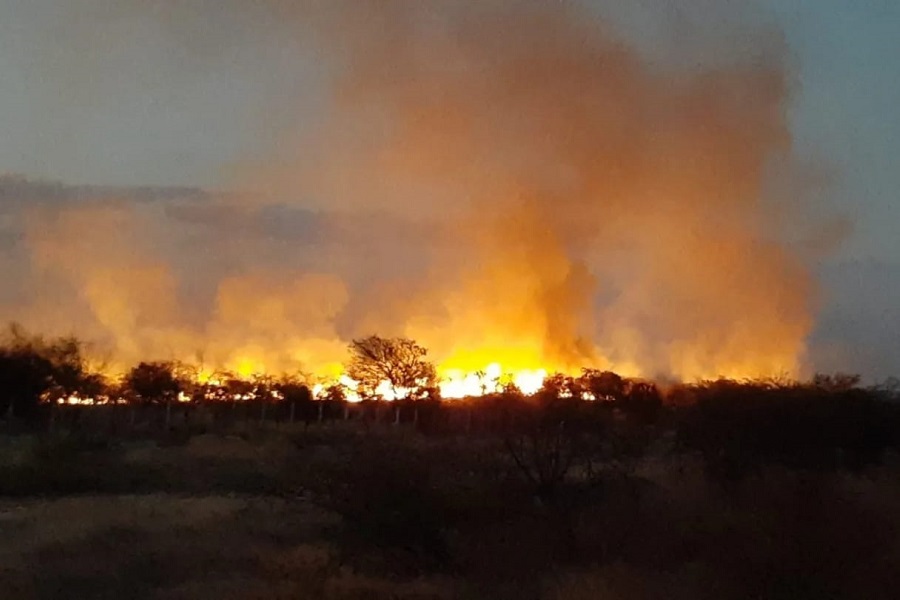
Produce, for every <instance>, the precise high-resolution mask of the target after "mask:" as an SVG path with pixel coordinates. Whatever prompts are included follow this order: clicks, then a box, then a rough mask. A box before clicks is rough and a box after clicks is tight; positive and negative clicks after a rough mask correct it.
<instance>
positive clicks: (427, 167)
mask: <svg viewBox="0 0 900 600" xmlns="http://www.w3.org/2000/svg"><path fill="white" fill-rule="evenodd" d="M163 4H165V3H163ZM196 6H197V8H196V10H197V11H200V13H198V14H202V10H201V8H200V7H202V6H204V3H197V5H196ZM225 6H226V8H224V9H222V10H234V11H240V9H238V8H236V7H235V6H233V5H230V4H226V5H225ZM209 10H215V8H209ZM256 14H265V15H267V16H266V18H267V19H270V20H272V21H273V22H278V23H279V33H278V35H285V36H287V37H288V38H289V39H291V40H292V44H294V46H292V47H296V48H297V51H298V52H304V53H312V55H313V56H315V57H316V59H317V60H318V61H319V62H320V63H321V70H322V71H321V72H322V73H323V74H324V75H323V77H322V82H320V83H321V85H322V88H321V103H322V107H323V108H322V110H321V111H320V114H319V118H318V119H317V120H316V122H315V126H314V127H310V126H304V127H297V128H296V130H295V129H294V128H292V127H290V126H287V127H285V128H284V129H283V130H282V131H279V133H278V134H277V135H275V136H273V140H274V141H273V143H272V145H271V147H270V148H267V149H265V150H264V151H263V152H258V153H257V152H248V155H247V157H246V159H245V160H243V161H242V162H241V164H240V165H236V168H235V171H234V172H235V186H234V187H235V189H240V190H252V193H243V192H240V193H238V192H235V193H232V194H222V193H216V192H200V191H190V190H180V191H177V193H176V191H172V190H169V191H168V192H167V191H165V190H155V191H147V192H146V193H145V195H148V194H149V196H150V197H149V198H144V199H143V200H142V201H141V200H136V199H135V197H134V196H135V195H134V194H133V193H131V192H125V191H121V190H111V191H103V190H100V191H98V190H92V191H91V193H90V194H88V196H90V197H89V198H86V199H79V200H78V201H77V202H72V201H70V202H64V203H50V205H49V206H33V205H30V204H29V205H28V206H24V207H22V208H21V210H20V211H19V212H18V213H17V214H18V215H19V216H17V217H15V218H13V217H10V218H11V219H12V221H11V225H10V227H11V228H13V229H15V228H16V227H20V228H21V231H23V232H24V234H23V236H24V237H22V238H21V240H20V242H19V243H17V245H16V250H14V251H15V252H20V253H22V254H23V255H24V256H25V257H27V260H28V262H27V264H28V266H29V268H28V269H27V270H25V272H21V273H18V274H17V277H18V281H20V283H21V286H20V287H21V289H20V292H21V293H20V294H18V296H15V295H14V296H12V297H9V298H5V299H4V300H5V302H6V309H5V310H4V313H5V314H3V316H4V317H9V318H15V319H17V320H20V321H21V322H23V323H24V324H25V325H26V326H27V327H32V328H35V329H39V330H41V331H47V332H57V331H66V330H67V329H68V330H74V331H75V332H76V333H79V334H80V335H83V336H85V337H88V338H89V339H96V340H98V342H101V343H102V344H103V345H104V347H107V348H108V349H109V351H110V353H111V355H113V356H115V357H116V359H117V360H121V361H123V362H124V363H127V362H129V361H134V360H139V359H147V358H179V359H185V360H197V359H198V358H197V357H198V356H200V357H202V360H203V361H204V362H207V363H209V364H212V365H214V366H224V367H229V368H232V369H237V370H242V371H247V372H251V371H253V370H258V369H267V370H273V371H280V370H288V369H291V370H292V369H296V368H302V369H305V370H307V371H311V372H318V373H334V372H336V371H337V369H338V368H339V364H340V363H341V362H342V361H343V359H344V348H345V346H346V343H347V341H348V340H349V339H350V338H352V337H353V336H358V335H366V334H371V333H378V334H383V335H405V336H409V337H412V338H414V339H416V340H417V341H419V342H420V343H422V344H423V345H424V346H426V347H427V348H429V349H430V351H431V356H432V357H433V358H434V359H435V360H436V361H437V362H438V364H439V366H440V367H441V368H442V369H444V370H447V369H462V370H477V369H482V368H484V367H485V366H486V365H487V364H489V363H491V362H500V363H501V364H502V365H503V367H504V368H507V369H512V370H518V369H536V368H546V369H548V370H556V369H559V370H573V369H577V368H579V367H581V366H597V367H600V368H610V369H614V370H617V371H620V372H622V373H623V374H626V375H644V376H671V377H678V378H685V379H694V378H700V377H712V376H717V375H726V376H736V377H745V376H769V375H777V374H791V375H799V374H801V372H802V371H803V370H804V369H805V368H807V367H808V365H807V364H806V362H805V361H806V340H807V338H808V336H809V334H810V332H811V331H812V328H813V325H814V317H815V313H816V307H817V293H816V286H815V283H814V280H813V278H812V276H811V271H810V266H809V264H808V263H809V260H810V259H811V258H814V257H815V256H816V255H817V254H818V253H820V252H821V251H823V249H826V246H828V244H825V243H824V242H823V241H822V240H825V239H826V238H828V237H829V235H830V234H829V232H831V231H833V230H834V226H833V224H830V223H826V224H825V225H827V227H825V228H820V227H819V225H820V224H821V223H823V222H820V221H813V220H811V219H810V218H808V212H807V211H806V210H805V208H804V205H803V204H802V203H801V202H799V200H800V198H799V197H798V198H796V200H797V201H795V198H794V197H793V196H792V194H793V193H794V192H796V191H797V190H803V189H804V188H805V187H806V186H807V184H808V182H807V177H808V175H809V172H808V171H807V170H806V169H804V168H800V167H799V166H798V165H797V164H796V160H795V159H794V157H793V156H792V152H791V138H790V134H789V131H788V127H787V123H786V104H787V101H788V99H789V92H790V79H789V70H788V68H787V66H786V64H785V57H784V55H783V48H782V45H781V44H780V42H779V40H780V38H779V35H778V32H777V31H773V30H771V29H769V28H767V27H759V28H758V29H755V30H752V31H745V32H743V35H742V36H741V38H740V39H741V47H742V52H743V54H742V55H741V56H740V60H737V59H736V60H733V61H729V60H727V59H725V58H723V57H721V56H719V57H717V58H718V59H719V60H716V61H711V62H710V64H709V65H705V66H704V65H699V66H694V67H692V68H687V67H685V66H684V65H678V66H677V67H670V66H666V65H661V64H658V63H654V62H651V61H648V60H647V58H646V57H645V56H642V55H641V54H639V53H638V52H637V50H635V49H633V48H632V47H630V46H629V45H628V44H627V43H626V41H624V37H623V36H621V35H617V33H616V31H615V30H614V28H613V27H612V25H611V24H610V23H608V22H604V21H601V20H599V19H598V18H597V16H596V15H595V14H594V13H592V12H589V11H587V10H586V9H584V8H583V7H581V5H579V4H577V3H566V2H552V3H551V2H530V1H519V2H483V1H481V2H479V1H474V0H465V1H454V2H445V1H436V2H428V3H417V2H404V1H401V0H380V1H378V2H369V3H359V2H349V1H348V2H344V1H333V2H302V3H290V2H286V1H279V0H270V1H269V2H263V3H257V4H256V5H254V8H253V10H252V11H249V12H248V13H247V15H256ZM273 15H274V16H273ZM235 18H237V17H235ZM246 18H250V17H246ZM165 21H166V22H169V23H171V22H174V23H176V24H179V25H183V24H182V23H181V22H180V21H179V20H178V18H174V17H173V16H172V14H171V13H166V17H165ZM748 48H749V51H748ZM298 60H299V58H298ZM305 60H308V56H307V58H306V59H305ZM298 102H299V100H298ZM288 104H289V103H288ZM296 110H297V111H298V114H299V112H300V111H301V109H300V107H299V106H298V107H297V108H296ZM304 110H305V109H304ZM291 115H292V109H291V107H290V106H286V107H283V108H282V109H281V110H280V112H279V113H278V114H277V115H275V114H273V115H272V119H275V120H277V122H279V123H291V122H293V121H294V120H295V119H294V118H293V117H292V116H291ZM269 126H270V125H267V124H266V123H265V120H263V121H261V122H260V123H259V124H258V127H260V128H267V127H269ZM13 179H14V178H6V180H5V183H4V185H3V187H4V189H6V190H9V189H13V188H15V187H16V186H15V185H13V183H12V182H13ZM16 185H17V186H18V188H19V191H18V192H9V191H7V192H4V193H6V194H9V195H11V194H16V195H21V194H22V193H24V191H25V190H28V189H33V188H34V187H35V186H40V185H45V184H38V183H34V182H32V183H29V182H24V183H23V182H21V181H19V182H18V183H17V184H16ZM99 192H102V193H99ZM151 192H152V193H151ZM70 195H72V194H70ZM76 195H77V194H76ZM801 195H802V194H801ZM804 214H806V217H807V218H806V219H803V218H802V217H803V216H804ZM15 219H19V221H16V220H15ZM801 223H803V225H802V226H801ZM834 235H835V236H837V237H840V236H841V235H843V233H842V232H841V230H837V232H836V233H834Z"/></svg>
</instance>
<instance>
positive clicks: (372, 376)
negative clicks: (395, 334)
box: [347, 335, 436, 399]
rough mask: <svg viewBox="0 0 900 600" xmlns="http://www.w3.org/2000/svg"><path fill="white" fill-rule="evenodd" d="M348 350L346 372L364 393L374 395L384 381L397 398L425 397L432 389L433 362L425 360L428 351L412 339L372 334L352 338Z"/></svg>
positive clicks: (433, 379)
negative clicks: (348, 359)
mask: <svg viewBox="0 0 900 600" xmlns="http://www.w3.org/2000/svg"><path fill="white" fill-rule="evenodd" d="M350 353H351V356H350V362H349V363H348V364H347V375H349V376H350V377H351V378H352V379H353V380H354V381H356V382H357V383H358V384H359V392H360V393H361V394H362V395H364V396H369V397H373V396H375V395H377V392H376V390H377V389H378V387H379V386H380V385H383V382H387V384H388V385H389V386H390V387H391V391H392V392H393V394H394V397H395V398H396V399H401V398H412V399H419V398H424V397H425V396H426V395H427V394H428V393H429V391H430V390H431V389H433V388H434V384H435V379H436V375H435V369H434V365H433V364H431V363H430V362H428V361H427V360H426V359H425V357H426V355H427V354H428V351H427V350H426V349H425V348H423V347H422V346H420V345H418V344H417V343H416V342H414V341H413V340H410V339H407V338H382V337H379V336H377V335H372V336H369V337H367V338H362V339H358V340H353V342H352V343H351V344H350Z"/></svg>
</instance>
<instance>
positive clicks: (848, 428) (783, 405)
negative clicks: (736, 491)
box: [678, 377, 900, 480]
mask: <svg viewBox="0 0 900 600" xmlns="http://www.w3.org/2000/svg"><path fill="white" fill-rule="evenodd" d="M857 383H858V379H856V378H846V377H838V378H824V377H818V378H816V379H815V380H814V381H813V382H812V383H810V384H806V385H801V384H792V385H776V384H772V383H767V382H743V383H742V382H734V381H728V380H720V381H713V382H707V383H704V384H699V385H696V386H694V389H693V394H694V395H695V397H696V405H694V406H693V407H690V408H688V409H686V410H685V411H684V414H682V415H681V418H680V420H679V427H678V442H679V445H680V447H681V448H682V449H684V450H688V451H693V452H699V453H700V455H701V456H702V457H703V459H704V462H705V464H706V467H707V471H708V473H709V474H710V475H712V476H713V477H715V478H717V479H723V480H729V479H740V478H742V477H744V476H745V475H747V474H749V473H752V472H758V471H759V469H760V468H761V467H763V466H766V465H781V466H786V467H790V468H795V469H804V470H834V469H839V468H848V469H851V470H859V469H862V468H864V467H866V466H868V465H871V464H876V463H878V462H880V460H881V458H882V456H883V454H884V452H885V450H887V449H889V448H893V447H896V446H897V442H898V437H897V436H898V432H900V407H898V406H897V405H895V404H892V403H889V402H885V401H884V400H882V399H881V398H880V397H879V396H878V395H877V394H875V393H873V392H872V391H870V390H866V389H862V388H859V387H856V384H857Z"/></svg>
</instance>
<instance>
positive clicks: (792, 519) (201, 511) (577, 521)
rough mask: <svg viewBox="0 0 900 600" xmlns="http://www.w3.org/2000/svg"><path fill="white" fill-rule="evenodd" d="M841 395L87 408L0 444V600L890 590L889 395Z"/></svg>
mask: <svg viewBox="0 0 900 600" xmlns="http://www.w3.org/2000/svg"><path fill="white" fill-rule="evenodd" d="M757 391H758V390H757ZM732 392H733V390H732ZM723 393H724V392H723ZM763 396H765V394H763ZM753 397H755V396H753ZM843 397H844V396H843V392H841V393H834V394H831V393H829V394H824V393H823V394H820V395H819V396H817V404H816V405H815V407H814V408H810V407H809V406H806V405H805V404H803V402H804V401H795V400H791V399H785V398H780V397H779V398H778V399H776V400H771V399H770V401H769V402H768V403H763V406H762V407H760V406H758V404H759V403H758V402H757V401H756V400H747V398H745V397H744V396H742V395H740V394H738V395H737V396H735V397H733V398H730V400H731V404H729V405H728V406H727V407H725V408H723V407H722V406H721V405H718V404H713V405H711V406H706V407H705V408H701V407H700V406H702V405H693V406H689V407H681V408H672V407H668V408H662V409H660V410H659V412H658V413H657V414H655V415H654V417H653V419H651V420H647V419H645V418H640V419H638V418H636V417H635V416H634V415H633V414H629V413H624V414H623V413H621V412H619V411H609V410H607V409H605V408H604V409H602V410H601V409H595V408H588V409H585V408H584V407H585V406H593V405H597V404H599V403H581V402H571V401H570V402H562V403H560V402H559V400H558V399H557V404H554V403H552V402H551V403H550V404H540V401H539V400H530V401H527V402H526V403H525V404H524V405H519V404H515V403H513V404H510V405H508V406H506V405H502V404H501V405H500V406H501V407H504V408H503V409H502V410H501V409H498V408H497V407H496V406H494V407H493V408H492V407H490V406H481V407H477V408H463V405H459V406H460V407H458V408H455V409H449V408H447V407H444V408H435V407H434V406H432V407H431V408H430V409H426V407H425V406H424V405H423V408H422V412H421V414H418V415H417V416H416V421H415V422H413V421H412V420H411V417H409V415H410V410H411V408H410V407H409V406H407V407H406V412H405V413H401V419H400V421H401V422H400V423H399V424H395V423H394V420H395V419H394V416H395V415H394V412H393V409H392V407H389V406H386V405H383V406H382V408H381V409H380V410H381V412H380V414H379V416H378V420H377V421H376V420H375V412H374V410H375V405H372V406H370V407H369V413H368V417H369V418H367V419H364V418H363V415H362V413H361V412H358V413H357V414H355V415H351V416H352V417H353V418H352V419H351V420H349V421H344V420H342V418H335V419H333V420H329V419H325V420H323V422H321V423H320V422H318V421H316V420H315V419H313V420H312V422H311V423H309V424H305V423H303V422H295V423H289V422H287V421H282V422H280V423H279V422H276V421H275V420H273V419H271V420H266V421H263V422H260V419H258V417H257V413H255V412H253V411H252V410H251V409H246V410H247V411H248V412H246V414H244V415H243V418H233V419H231V420H227V419H224V418H223V417H222V418H218V419H215V418H213V416H211V415H210V414H208V412H204V411H203V410H199V411H196V412H195V414H193V415H191V416H190V418H189V419H188V420H187V421H185V420H184V419H183V418H172V423H171V430H170V431H164V430H161V429H159V428H158V427H156V426H155V425H154V424H155V423H157V421H158V419H157V418H156V417H158V416H159V415H156V416H154V415H152V414H144V415H143V416H140V417H138V418H137V419H136V421H135V422H134V423H133V427H124V426H123V427H118V428H117V427H115V426H114V425H115V424H116V421H115V419H114V418H113V417H111V416H110V415H109V414H108V413H107V414H104V411H111V410H117V409H119V410H120V412H121V413H122V415H123V416H122V419H124V421H125V422H128V424H129V425H132V423H131V417H130V416H127V411H125V410H122V409H120V407H113V408H108V407H107V408H103V407H100V408H94V409H79V410H83V411H85V412H84V414H82V415H81V416H80V417H79V418H78V419H73V417H72V415H71V414H69V415H65V414H63V415H60V416H59V419H58V420H57V421H56V423H55V429H54V430H53V431H52V432H41V433H31V434H26V433H18V434H12V433H11V434H9V435H6V436H5V437H2V438H0V444H2V445H0V459H2V464H0V494H2V499H0V598H4V599H5V598H10V599H13V598H23V599H26V598H48V599H49V598H110V599H113V598H115V599H118V598H242V599H243V598H334V599H343V598H360V599H361V598H421V599H425V598H472V599H481V598H485V599H502V598H514V599H516V600H525V599H529V598H548V599H563V598H566V599H569V598H572V599H581V598H585V599H587V598H611V599H619V598H622V599H625V598H628V599H631V598H639V599H640V598H675V599H678V598H685V599H688V598H691V599H693V598H701V599H703V598H710V599H713V598H715V599H722V598H748V599H749V598H816V599H823V598H894V597H896V590H897V589H900V570H898V567H900V541H898V538H897V535H896V534H897V531H898V527H900V464H898V461H897V459H896V453H895V448H896V444H895V437H896V434H895V428H894V422H895V421H894V419H895V416H894V414H895V411H894V404H893V402H892V401H888V400H883V399H879V400H877V401H876V400H872V399H871V398H870V397H869V393H868V392H867V393H866V395H865V397H863V396H860V397H854V398H853V400H852V402H850V403H849V404H846V403H843V402H844V401H843V400H840V398H843ZM497 402H499V400H497ZM797 402H799V404H797ZM795 405H796V406H795ZM573 407H574V408H573ZM578 407H581V408H578ZM155 410H157V411H159V410H162V409H161V407H156V408H155ZM229 410H245V409H244V407H238V409H229ZM362 410H363V409H361V408H360V409H357V411H362ZM429 410H431V411H432V412H429ZM571 410H575V411H578V412H577V413H567V412H566V411H571ZM585 410H587V411H588V412H584V411H585ZM560 411H562V412H560ZM590 411H594V412H590ZM798 411H802V412H798ZM234 414H235V415H236V414H238V413H234ZM273 414H276V413H275V412H274V411H273V412H272V413H270V416H271V415H273ZM803 414H805V415H806V418H805V419H798V418H797V417H798V416H800V415H803ZM436 415H439V416H440V418H438V416H436ZM498 415H501V416H498ZM576 417H577V418H576ZM829 424H830V425H829Z"/></svg>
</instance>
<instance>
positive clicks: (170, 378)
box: [124, 362, 182, 404]
mask: <svg viewBox="0 0 900 600" xmlns="http://www.w3.org/2000/svg"><path fill="white" fill-rule="evenodd" d="M124 383H125V386H126V388H127V389H128V390H130V391H131V392H132V393H133V394H134V395H135V396H136V398H135V399H136V400H138V401H140V402H144V403H151V404H152V403H168V402H172V401H173V400H176V399H177V398H178V393H179V392H181V391H182V382H181V381H180V380H179V379H178V377H177V376H176V374H175V365H173V364H172V363H168V362H142V363H140V364H139V365H137V366H136V367H134V368H132V369H131V371H129V372H128V374H127V375H126V376H125V382H124Z"/></svg>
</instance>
